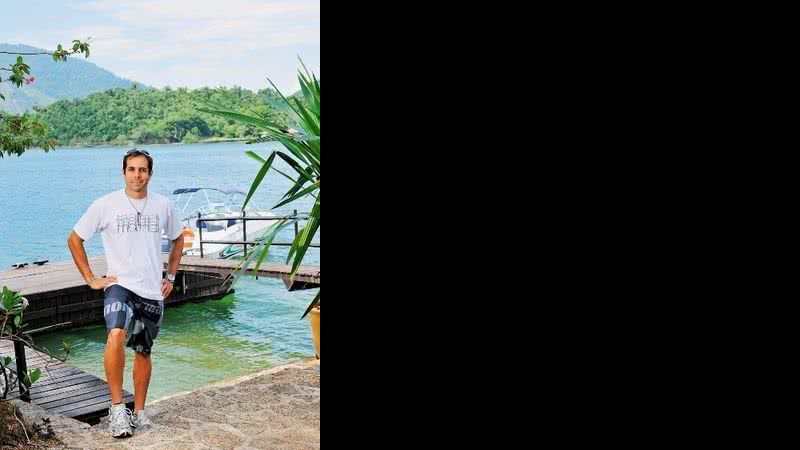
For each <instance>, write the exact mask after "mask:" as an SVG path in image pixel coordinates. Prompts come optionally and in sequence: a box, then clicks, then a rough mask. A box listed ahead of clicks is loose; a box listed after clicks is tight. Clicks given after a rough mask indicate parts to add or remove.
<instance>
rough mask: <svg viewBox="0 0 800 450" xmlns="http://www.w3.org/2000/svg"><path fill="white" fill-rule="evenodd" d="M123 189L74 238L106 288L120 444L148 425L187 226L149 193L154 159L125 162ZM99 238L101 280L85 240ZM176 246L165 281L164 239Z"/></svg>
mask: <svg viewBox="0 0 800 450" xmlns="http://www.w3.org/2000/svg"><path fill="white" fill-rule="evenodd" d="M122 173H123V176H124V179H125V189H122V190H119V191H116V192H112V193H110V194H108V195H106V196H104V197H102V198H100V199H98V200H96V201H95V202H94V203H92V205H91V207H89V210H88V211H87V212H86V213H85V214H84V215H83V217H81V219H80V221H78V223H77V224H76V225H75V227H74V229H73V230H72V233H71V234H70V236H69V240H68V245H69V249H70V252H72V258H73V260H74V261H75V265H76V266H77V267H78V270H79V271H80V273H81V275H83V278H84V280H86V284H88V285H89V286H90V287H91V288H92V289H97V290H99V289H103V290H105V302H104V316H105V321H106V329H107V331H108V339H107V341H106V349H105V354H104V364H105V370H106V378H107V379H108V386H109V389H110V390H111V407H110V409H109V422H110V425H109V428H110V431H111V435H112V436H114V437H115V438H122V437H130V436H132V435H133V428H137V427H138V428H142V427H146V426H148V425H150V421H149V419H148V418H147V414H146V412H145V409H144V407H145V400H146V398H147V389H148V387H149V386H150V374H151V371H152V367H153V366H152V361H151V356H150V352H151V349H152V345H153V341H154V340H155V338H156V336H157V335H158V332H159V329H160V327H161V320H162V318H163V315H164V299H165V298H167V297H169V295H170V293H172V288H173V283H174V282H175V273H176V272H177V270H178V264H180V260H181V255H182V250H183V235H182V230H183V227H182V226H181V225H180V223H179V222H178V221H177V217H176V213H175V204H174V203H173V202H172V201H170V200H169V199H168V198H166V197H164V196H161V195H158V194H156V193H153V192H148V191H147V186H148V184H149V183H150V179H151V177H152V176H153V158H152V157H151V156H150V154H149V153H148V152H146V151H144V150H140V149H133V150H130V151H129V152H127V153H126V154H125V156H124V157H123V159H122ZM96 233H100V235H101V237H102V238H103V248H104V249H105V254H106V262H107V263H108V272H107V276H105V277H99V276H96V275H95V273H94V272H93V271H92V269H91V267H89V260H88V258H87V256H86V250H85V249H84V247H83V242H84V241H88V240H89V239H91V238H92V236H94V235H95V234H96ZM162 233H166V234H167V237H168V238H169V240H170V241H172V244H173V246H172V251H171V252H170V256H169V266H168V268H167V274H166V278H165V279H163V280H162V273H163V267H164V263H163V260H162V256H161V236H162ZM126 343H127V346H128V347H129V348H131V349H133V350H134V351H135V352H136V358H135V359H134V363H133V385H134V412H133V414H131V411H130V410H129V409H127V408H126V407H125V404H124V403H123V402H122V378H123V376H122V375H123V372H124V370H125V345H126Z"/></svg>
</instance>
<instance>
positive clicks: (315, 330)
mask: <svg viewBox="0 0 800 450" xmlns="http://www.w3.org/2000/svg"><path fill="white" fill-rule="evenodd" d="M308 320H309V322H311V339H312V340H313V341H314V349H315V350H316V351H317V359H319V306H317V307H315V308H314V309H312V310H311V313H309V315H308Z"/></svg>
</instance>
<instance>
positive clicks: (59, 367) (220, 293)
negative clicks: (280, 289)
mask: <svg viewBox="0 0 800 450" xmlns="http://www.w3.org/2000/svg"><path fill="white" fill-rule="evenodd" d="M167 260H168V255H164V262H165V268H166V262H167ZM89 264H90V266H91V267H92V271H93V272H94V273H95V274H96V275H98V276H100V275H104V274H106V271H107V267H108V266H107V264H106V261H105V257H93V258H89ZM238 264H239V262H238V261H228V260H220V259H209V258H199V257H196V256H195V257H191V256H184V257H183V258H182V259H181V264H180V266H179V268H178V274H177V277H176V280H175V289H174V291H173V294H172V295H171V296H170V297H169V298H168V299H166V300H165V302H164V305H165V306H166V307H169V306H174V305H179V304H182V303H186V302H197V301H206V300H211V299H218V298H222V297H224V296H225V295H227V294H229V293H230V292H232V290H231V291H229V290H228V285H227V283H226V282H225V281H226V279H227V278H228V275H230V274H231V273H232V272H233V271H234V270H235V268H236V267H237V266H238ZM252 272H253V271H252V270H249V271H248V273H252ZM290 273H291V267H289V266H285V265H280V264H263V265H262V266H261V267H260V268H259V271H258V275H259V276H264V277H270V278H277V279H281V280H283V281H284V284H285V285H286V287H287V288H288V289H289V290H297V289H310V288H314V287H319V286H320V270H319V267H302V268H301V270H300V272H299V273H298V274H297V275H296V277H295V280H294V281H290V279H289V275H290ZM4 286H7V287H8V288H9V289H11V290H13V291H17V292H19V293H20V295H22V296H24V297H25V298H27V299H28V301H29V306H28V309H26V310H25V313H24V316H23V318H24V323H26V324H27V327H26V328H25V330H26V332H31V333H35V331H36V330H42V329H46V331H55V330H56V329H63V328H74V327H78V326H82V325H90V324H97V323H103V300H104V299H103V295H104V294H103V291H95V290H92V289H91V288H89V287H88V286H87V285H86V283H85V282H84V280H83V278H82V277H81V275H80V273H79V272H78V270H77V268H76V267H75V265H74V263H73V262H72V261H68V262H62V263H55V264H46V265H43V266H35V265H34V266H30V267H24V268H21V269H14V270H7V271H2V272H0V289H1V288H2V287H4ZM49 327H50V328H49ZM51 327H57V328H51ZM0 356H10V357H12V358H14V348H13V345H12V343H11V342H9V341H0ZM26 357H27V362H28V363H27V364H28V369H36V368H40V369H42V378H41V379H40V380H39V381H37V382H36V383H35V384H34V385H33V386H32V387H31V401H32V402H33V403H35V404H37V405H39V406H42V407H43V408H45V409H46V410H47V411H48V412H50V413H51V414H61V415H65V416H68V417H73V418H76V419H79V420H83V421H87V422H90V423H92V422H97V420H99V418H101V417H104V416H106V415H107V414H108V405H109V404H110V397H109V392H108V384H107V383H106V382H105V381H104V380H102V379H100V378H98V377H95V376H94V375H90V374H87V373H85V372H82V371H80V370H79V369H76V368H73V367H69V366H68V365H66V364H63V363H60V362H58V361H56V362H55V363H51V364H50V365H48V370H44V367H45V365H47V363H48V362H50V360H49V358H48V357H47V356H46V355H44V354H42V353H39V352H37V351H34V350H32V349H30V348H27V349H26ZM98 357H99V358H100V357H102V355H98ZM124 395H125V402H126V403H130V405H129V406H130V407H132V402H133V396H132V395H131V394H130V393H128V392H125V393H124ZM17 397H19V390H18V388H17V390H16V391H14V392H12V393H10V394H9V398H17Z"/></svg>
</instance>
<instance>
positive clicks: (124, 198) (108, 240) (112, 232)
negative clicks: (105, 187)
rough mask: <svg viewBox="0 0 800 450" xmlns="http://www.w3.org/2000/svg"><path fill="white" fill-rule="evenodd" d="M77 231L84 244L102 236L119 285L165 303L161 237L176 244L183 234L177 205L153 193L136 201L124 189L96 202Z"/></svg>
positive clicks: (109, 263)
mask: <svg viewBox="0 0 800 450" xmlns="http://www.w3.org/2000/svg"><path fill="white" fill-rule="evenodd" d="M139 213H141V214H139ZM74 230H75V233H77V234H78V236H80V238H81V239H83V240H84V241H88V240H90V239H91V238H92V237H93V236H94V235H95V234H96V233H98V232H99V233H100V235H101V236H102V238H103V248H105V251H106V262H107V263H108V274H107V275H108V276H116V277H117V282H116V284H119V285H120V286H122V287H124V288H126V289H128V290H130V291H132V292H133V293H135V294H136V295H138V296H140V297H143V298H146V299H150V300H164V298H163V296H162V295H161V278H162V274H163V269H164V261H163V259H162V256H161V235H162V233H165V232H166V234H167V237H168V238H169V240H170V241H174V240H175V239H177V238H178V236H180V234H181V232H182V231H183V226H182V225H181V223H180V222H178V220H177V217H176V212H175V203H174V202H172V201H171V200H170V199H168V198H167V197H164V196H163V195H159V194H156V193H154V192H149V193H148V194H147V198H146V199H142V200H136V199H132V198H129V197H128V195H127V194H126V193H125V189H122V190H119V191H116V192H112V193H110V194H108V195H106V196H105V197H101V198H100V199H98V200H96V201H95V202H94V203H92V206H90V207H89V210H88V211H86V214H84V215H83V217H81V219H80V220H79V221H78V223H77V224H75V228H74Z"/></svg>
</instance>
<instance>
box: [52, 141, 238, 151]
mask: <svg viewBox="0 0 800 450" xmlns="http://www.w3.org/2000/svg"><path fill="white" fill-rule="evenodd" d="M249 140H250V138H230V139H209V140H205V141H198V142H193V143H191V144H190V143H187V142H170V143H167V144H135V143H126V144H112V143H103V144H74V145H57V146H56V148H55V149H56V150H59V149H72V148H108V147H131V146H133V147H139V146H142V147H156V146H166V145H197V144H230V143H236V142H242V143H244V142H247V141H249Z"/></svg>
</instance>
